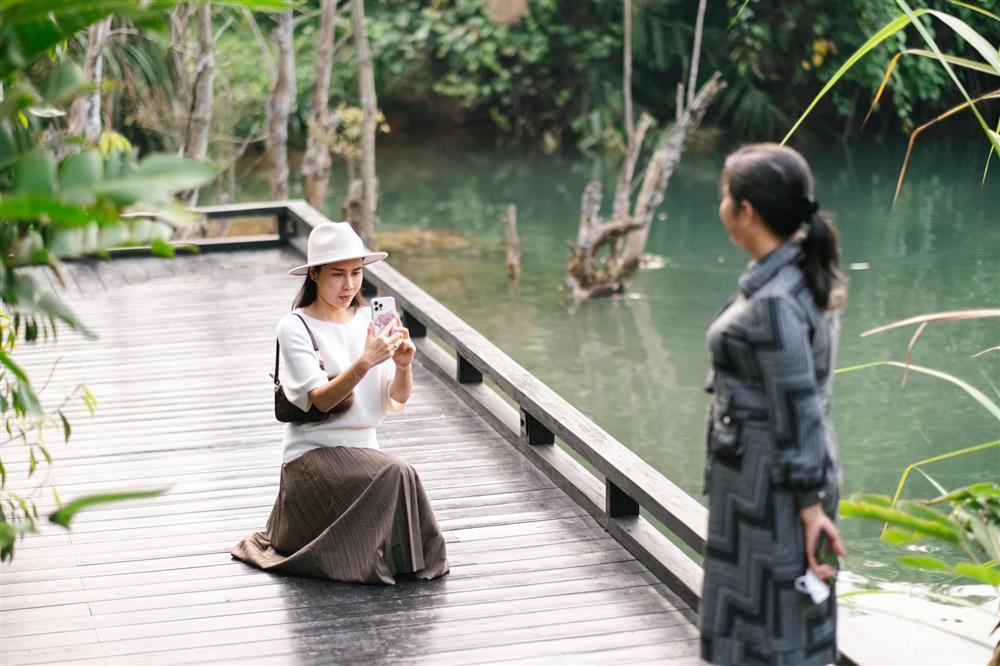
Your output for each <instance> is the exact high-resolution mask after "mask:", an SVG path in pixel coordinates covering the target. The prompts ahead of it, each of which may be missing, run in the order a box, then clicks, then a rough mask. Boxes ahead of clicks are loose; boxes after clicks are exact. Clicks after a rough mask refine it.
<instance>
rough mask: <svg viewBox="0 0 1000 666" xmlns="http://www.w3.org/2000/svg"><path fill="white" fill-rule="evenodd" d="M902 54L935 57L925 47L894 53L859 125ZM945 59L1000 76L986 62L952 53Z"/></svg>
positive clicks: (868, 114)
mask: <svg viewBox="0 0 1000 666" xmlns="http://www.w3.org/2000/svg"><path fill="white" fill-rule="evenodd" d="M904 55H916V56H920V57H922V58H935V57H936V56H935V55H934V52H933V51H928V50H926V49H903V50H902V51H900V52H899V53H897V54H896V55H894V56H893V57H892V58H891V59H890V60H889V64H888V65H887V66H886V68H885V74H883V75H882V82H881V83H880V84H879V86H878V90H877V91H876V92H875V97H874V99H872V103H871V106H869V107H868V113H867V114H865V119H864V120H863V121H862V123H861V126H862V127H864V126H865V125H867V124H868V120H869V119H870V118H871V115H872V114H873V113H874V112H875V107H876V106H877V105H878V103H879V101H880V100H881V99H882V94H883V93H884V92H885V89H886V86H888V85H889V77H890V76H892V73H893V71H894V70H895V69H896V65H898V64H899V59H900V58H902V57H903V56H904ZM944 58H945V60H947V61H948V62H950V63H951V64H953V65H957V66H958V67H963V68H965V69H972V70H975V71H977V72H982V73H983V74H989V75H991V76H1000V72H997V71H996V70H995V69H993V68H992V67H990V66H989V65H987V64H983V63H981V62H978V61H976V60H969V59H968V58H960V57H958V56H953V55H945V56H944ZM998 131H1000V128H998Z"/></svg>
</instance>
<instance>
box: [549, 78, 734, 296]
mask: <svg viewBox="0 0 1000 666" xmlns="http://www.w3.org/2000/svg"><path fill="white" fill-rule="evenodd" d="M724 87H725V83H724V82H723V81H722V79H721V75H720V74H719V73H718V72H716V73H715V74H714V75H713V76H712V77H711V78H710V79H709V80H708V81H707V82H706V83H705V85H703V86H702V88H701V90H699V91H698V94H697V95H695V97H694V100H693V102H692V103H691V105H690V106H688V107H687V108H685V109H684V110H683V111H682V112H681V114H680V116H679V118H678V120H677V122H676V123H674V124H673V125H672V126H671V127H670V128H669V129H667V130H666V131H664V132H663V133H661V135H660V138H659V141H658V143H657V146H658V147H657V149H656V151H655V152H654V153H653V155H652V157H650V159H649V162H648V163H647V164H646V169H645V175H644V176H643V180H642V186H641V187H640V190H639V194H638V196H637V197H636V201H635V205H634V206H631V205H630V204H631V202H630V199H631V197H630V193H631V192H632V188H633V177H634V173H635V167H636V163H637V161H638V157H639V153H640V152H641V150H642V143H643V141H644V139H645V137H646V134H647V132H648V129H649V127H650V125H651V124H652V118H651V117H650V116H649V115H648V114H643V116H642V118H641V119H640V120H639V124H638V125H637V127H636V128H635V135H634V137H635V140H634V141H633V142H632V143H631V144H630V145H629V148H628V152H627V154H626V156H625V160H624V162H623V163H622V168H621V172H620V173H619V176H618V180H617V184H616V186H615V199H614V205H613V211H612V217H611V219H610V220H605V219H603V218H601V216H600V208H601V185H600V183H599V182H597V181H591V182H589V183H587V186H586V187H585V188H584V191H583V196H582V198H581V201H580V228H579V231H578V233H577V240H576V244H575V245H571V246H570V259H569V263H568V264H567V266H566V286H567V287H568V288H569V289H570V290H571V293H572V298H573V300H574V301H575V302H579V301H581V300H586V299H588V298H595V297H598V296H607V295H613V294H620V293H622V292H623V291H624V290H625V288H626V286H627V284H628V281H629V279H630V278H631V277H632V276H633V275H634V274H635V272H636V271H637V270H638V268H639V265H640V262H641V260H642V256H643V251H644V250H645V246H646V239H647V238H648V236H649V228H650V226H651V225H652V222H653V217H654V215H655V213H656V208H657V206H659V205H660V203H661V202H662V201H663V194H664V192H665V191H666V189H667V185H668V184H669V182H670V177H671V175H673V172H674V169H676V167H677V165H678V163H679V162H680V158H681V153H682V152H683V150H684V146H685V142H686V140H687V138H688V136H689V135H690V133H691V132H692V131H693V130H694V129H695V128H697V127H698V125H699V124H700V123H701V120H702V118H704V116H705V111H706V110H707V109H708V107H709V105H710V104H711V103H712V100H714V99H715V97H716V96H717V95H718V94H719V91H721V90H722V89H723V88H724ZM603 246H607V247H608V249H607V253H606V255H605V256H604V257H603V258H601V257H600V256H599V252H598V251H599V250H600V249H601V248H602V247H603Z"/></svg>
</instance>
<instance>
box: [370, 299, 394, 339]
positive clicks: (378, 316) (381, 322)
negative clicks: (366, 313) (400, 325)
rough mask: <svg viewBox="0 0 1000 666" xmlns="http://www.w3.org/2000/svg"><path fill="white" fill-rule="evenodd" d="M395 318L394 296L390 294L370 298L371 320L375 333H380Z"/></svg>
mask: <svg viewBox="0 0 1000 666" xmlns="http://www.w3.org/2000/svg"><path fill="white" fill-rule="evenodd" d="M395 318H396V299H395V298H393V297H392V296H377V297H375V298H373V299H372V321H373V322H375V335H378V334H380V333H381V332H382V330H383V329H384V328H385V327H386V326H388V325H389V324H391V323H392V322H393V320H394V319H395Z"/></svg>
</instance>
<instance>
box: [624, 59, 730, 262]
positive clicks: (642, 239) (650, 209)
mask: <svg viewBox="0 0 1000 666" xmlns="http://www.w3.org/2000/svg"><path fill="white" fill-rule="evenodd" d="M725 87H726V84H725V83H724V82H723V81H722V75H721V74H719V73H718V72H716V73H715V74H713V75H712V78H710V79H709V80H708V81H707V82H706V83H705V85H704V86H702V88H701V90H699V91H698V94H697V95H696V96H695V98H694V101H693V102H692V104H691V105H690V106H688V108H686V109H685V110H684V113H683V114H682V115H681V119H680V120H679V121H678V122H677V123H676V124H674V126H673V127H671V128H670V129H669V130H667V134H666V136H665V137H663V138H662V139H661V140H660V143H659V147H658V148H657V149H656V152H654V153H653V156H652V157H651V158H649V164H647V165H646V175H645V177H644V178H643V180H642V187H641V188H640V189H639V196H638V197H637V198H636V201H635V208H634V212H633V214H632V219H633V220H634V221H635V223H636V224H637V225H638V228H637V229H636V230H635V231H632V232H631V233H630V234H629V235H628V237H627V238H626V239H625V248H624V251H623V253H622V273H623V276H630V275H631V274H632V273H634V272H635V270H636V269H637V268H638V267H639V260H640V259H641V258H642V253H643V250H645V248H646V238H647V237H648V236H649V227H650V226H651V225H652V222H653V214H654V213H655V212H656V208H657V206H659V205H660V203H661V202H662V201H663V193H664V192H665V191H666V189H667V185H668V184H669V183H670V176H672V175H673V173H674V169H675V168H677V164H678V163H679V162H680V161H681V153H682V152H683V151H684V142H685V141H686V140H687V137H688V134H690V132H691V131H693V130H694V129H696V128H697V127H698V125H699V124H701V120H702V118H704V117H705V111H707V110H708V107H709V105H710V104H711V103H712V101H713V100H714V99H715V97H716V95H718V94H719V92H720V91H721V90H722V89H723V88H725Z"/></svg>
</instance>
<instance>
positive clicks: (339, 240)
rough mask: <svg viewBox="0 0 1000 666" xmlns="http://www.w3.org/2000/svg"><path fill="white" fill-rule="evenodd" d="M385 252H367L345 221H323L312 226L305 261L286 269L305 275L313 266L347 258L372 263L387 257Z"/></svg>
mask: <svg viewBox="0 0 1000 666" xmlns="http://www.w3.org/2000/svg"><path fill="white" fill-rule="evenodd" d="M388 256H389V255H388V253H386V252H369V251H368V250H366V249H365V244H364V243H363V242H361V236H358V234H357V232H355V231H354V229H352V228H351V225H350V224H348V223H347V222H324V223H323V224H320V225H318V226H316V227H313V230H312V232H310V234H309V246H308V252H307V254H306V263H304V264H302V265H301V266H296V267H295V268H293V269H292V270H290V271H288V274H289V275H305V274H307V273H308V272H309V269H310V268H312V267H313V266H322V265H323V264H333V263H336V262H338V261H346V260H347V259H360V260H361V263H362V264H373V263H375V262H376V261H382V260H383V259H385V258H386V257H388Z"/></svg>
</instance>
